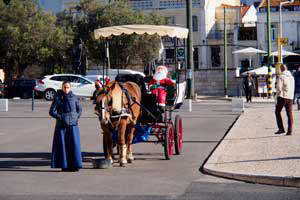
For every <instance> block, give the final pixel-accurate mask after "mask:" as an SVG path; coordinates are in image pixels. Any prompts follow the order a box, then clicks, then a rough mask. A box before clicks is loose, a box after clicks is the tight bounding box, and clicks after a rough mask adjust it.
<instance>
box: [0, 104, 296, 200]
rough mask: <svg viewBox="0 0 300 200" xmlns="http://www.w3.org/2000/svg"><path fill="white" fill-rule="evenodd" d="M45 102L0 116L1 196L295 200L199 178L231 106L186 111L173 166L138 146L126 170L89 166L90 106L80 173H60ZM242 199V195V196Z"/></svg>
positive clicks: (93, 125) (276, 191)
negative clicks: (52, 166) (54, 159)
mask: <svg viewBox="0 0 300 200" xmlns="http://www.w3.org/2000/svg"><path fill="white" fill-rule="evenodd" d="M48 107H49V105H48V104H46V103H41V104H38V105H37V107H36V110H35V111H34V113H31V112H30V104H18V103H15V104H11V106H10V111H9V112H8V113H0V127H1V129H0V152H1V153H0V199H45V200H46V199H78V200H79V199H82V200H84V199H91V200H92V199H134V200H135V199H136V200H138V199H139V200H140V199H141V200H143V199H144V200H148V199H205V200H206V199H228V200H229V199H272V200H273V199H297V198H296V197H299V196H300V194H299V193H298V190H296V189H293V188H278V187H271V186H262V185H253V184H247V183H241V182H235V181H231V180H226V179H220V178H215V177H211V176H207V175H203V174H201V173H200V172H199V171H198V169H199V166H200V165H202V163H203V162H204V160H205V158H206V157H207V156H208V155H209V153H210V152H211V151H212V149H213V148H214V147H215V146H216V144H217V143H218V142H219V140H220V139H221V138H222V137H223V135H224V133H225V132H226V130H227V129H228V128H229V127H230V125H231V124H232V123H233V122H234V120H235V119H236V117H237V115H235V114H232V113H231V111H230V105H229V104H228V102H222V101H207V102H205V101H203V102H200V103H197V104H194V111H193V112H192V113H189V112H187V111H186V108H183V109H182V111H181V115H182V116H183V118H184V131H185V135H184V154H183V155H180V156H176V157H174V159H172V160H170V161H166V160H164V159H163V158H164V157H163V154H162V152H163V149H162V147H161V145H159V144H157V145H154V144H137V145H135V153H136V161H135V163H134V164H131V165H129V166H128V167H126V168H120V167H117V166H116V167H113V168H111V169H108V170H100V169H92V166H91V163H90V160H91V158H92V157H97V156H101V153H99V152H102V150H101V146H100V144H102V142H101V137H100V136H99V135H98V132H99V125H98V122H97V119H96V118H94V116H93V114H92V107H91V106H89V105H88V104H85V105H84V109H85V114H84V116H83V118H82V119H81V122H80V126H81V132H82V136H81V137H82V150H83V152H84V161H85V162H84V169H83V170H81V171H80V172H79V173H62V172H58V171H57V170H53V169H50V168H49V157H50V150H51V140H52V134H53V133H52V132H53V128H54V121H53V120H52V121H51V120H49V118H48V117H47V110H48ZM241 197H243V198H241Z"/></svg>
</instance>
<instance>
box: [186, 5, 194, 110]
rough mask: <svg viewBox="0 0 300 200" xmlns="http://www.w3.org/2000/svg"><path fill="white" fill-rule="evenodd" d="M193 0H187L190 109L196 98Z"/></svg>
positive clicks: (188, 96)
mask: <svg viewBox="0 0 300 200" xmlns="http://www.w3.org/2000/svg"><path fill="white" fill-rule="evenodd" d="M192 6H193V5H192V0H186V17H187V28H188V29H189V34H188V41H187V47H188V49H187V75H188V77H187V99H188V100H189V111H190V112H191V111H192V99H193V98H194V84H193V82H194V63H193V59H194V58H193V25H192Z"/></svg>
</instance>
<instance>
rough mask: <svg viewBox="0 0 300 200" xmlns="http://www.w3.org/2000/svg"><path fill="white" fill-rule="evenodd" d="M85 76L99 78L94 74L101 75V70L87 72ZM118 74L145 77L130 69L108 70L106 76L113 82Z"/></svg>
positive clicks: (141, 73)
mask: <svg viewBox="0 0 300 200" xmlns="http://www.w3.org/2000/svg"><path fill="white" fill-rule="evenodd" d="M87 74H88V75H87V76H90V75H94V76H99V75H95V74H102V70H88V71H87ZM118 74H140V75H141V76H143V77H145V74H144V73H143V72H139V71H135V70H130V69H109V70H108V76H109V79H110V80H115V78H116V76H117V75H118Z"/></svg>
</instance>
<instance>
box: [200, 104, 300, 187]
mask: <svg viewBox="0 0 300 200" xmlns="http://www.w3.org/2000/svg"><path fill="white" fill-rule="evenodd" d="M274 109H275V108H274V105H272V104H263V105H255V106H252V107H250V108H248V109H246V110H245V112H244V114H242V115H241V116H240V117H239V119H238V120H237V121H236V123H235V124H234V125H233V127H232V129H231V130H230V131H229V133H228V134H227V136H226V137H225V138H224V140H223V141H222V142H221V143H220V145H219V146H218V147H217V148H216V150H215V151H214V152H213V154H212V155H211V157H210V158H209V160H208V161H207V162H206V164H205V165H204V166H203V171H204V173H208V174H212V175H216V176H221V177H226V178H232V179H237V180H242V181H246V182H253V183H262V184H272V185H280V186H292V187H300V127H299V125H298V122H299V118H300V117H299V115H300V112H299V111H297V110H296V106H294V117H295V119H294V120H295V128H294V132H293V135H292V136H285V135H275V134H274V132H275V131H277V127H276V122H275V114H274ZM282 116H283V119H284V124H285V125H286V124H287V122H286V116H285V111H284V110H283V112H282Z"/></svg>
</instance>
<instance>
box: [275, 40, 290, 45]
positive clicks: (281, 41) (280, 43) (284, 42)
mask: <svg viewBox="0 0 300 200" xmlns="http://www.w3.org/2000/svg"><path fill="white" fill-rule="evenodd" d="M277 42H278V43H279V45H284V46H286V45H288V43H289V39H288V38H277Z"/></svg>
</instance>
